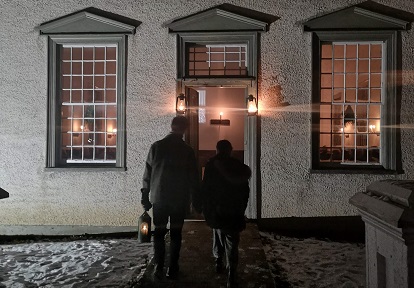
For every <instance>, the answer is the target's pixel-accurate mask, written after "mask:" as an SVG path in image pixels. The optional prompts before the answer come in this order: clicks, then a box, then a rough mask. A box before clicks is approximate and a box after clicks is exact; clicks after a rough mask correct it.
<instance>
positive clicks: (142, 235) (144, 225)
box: [138, 211, 151, 243]
mask: <svg viewBox="0 0 414 288" xmlns="http://www.w3.org/2000/svg"><path fill="white" fill-rule="evenodd" d="M138 242H139V243H144V242H151V217H150V216H149V215H148V213H147V211H145V212H144V213H143V214H142V215H141V216H140V217H139V218H138Z"/></svg>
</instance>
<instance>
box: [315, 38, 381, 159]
mask: <svg viewBox="0 0 414 288" xmlns="http://www.w3.org/2000/svg"><path fill="white" fill-rule="evenodd" d="M384 45H385V44H384V43H383V42H328V43H322V47H321V52H322V53H321V60H320V61H321V63H320V67H321V74H320V81H321V83H320V86H321V91H320V141H319V158H320V161H321V162H322V163H340V164H352V165H380V164H381V163H382V161H381V160H382V159H381V127H382V125H381V106H382V105H381V103H382V102H381V99H382V94H383V93H384V85H383V84H384V81H383V79H384V71H386V67H385V66H386V62H385V61H384V56H383V53H384V48H383V47H384Z"/></svg>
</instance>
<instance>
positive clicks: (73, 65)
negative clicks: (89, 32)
mask: <svg viewBox="0 0 414 288" xmlns="http://www.w3.org/2000/svg"><path fill="white" fill-rule="evenodd" d="M117 49H118V47H117V45H114V44H107V45H102V44H101V45H79V44H76V45H73V44H72V45H71V44H64V45H62V47H61V55H62V57H61V65H60V66H61V69H60V75H61V79H62V81H61V89H60V94H61V103H60V111H61V147H60V149H61V160H62V161H63V162H66V163H116V148H117V145H116V142H117V141H116V137H117V64H118V63H117Z"/></svg>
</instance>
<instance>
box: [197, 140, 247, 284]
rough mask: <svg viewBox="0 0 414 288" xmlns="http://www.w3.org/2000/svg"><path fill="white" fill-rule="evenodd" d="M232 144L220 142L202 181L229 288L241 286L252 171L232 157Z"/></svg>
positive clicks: (218, 264) (216, 249)
mask: <svg viewBox="0 0 414 288" xmlns="http://www.w3.org/2000/svg"><path fill="white" fill-rule="evenodd" d="M232 149H233V148H232V145H231V143H230V142H229V141H228V140H220V141H218V142H217V146H216V152H217V153H216V156H214V157H212V158H211V159H210V160H209V161H208V162H207V164H206V166H205V170H204V177H203V181H202V186H201V189H202V190H201V191H202V199H203V200H202V209H203V214H204V217H205V219H206V222H207V225H209V226H210V227H211V228H213V256H214V258H215V265H216V271H217V272H221V271H222V269H223V256H224V254H225V255H226V262H227V268H228V278H227V279H228V280H227V287H236V286H237V265H238V246H239V242H240V232H241V231H242V230H244V229H245V228H246V223H245V216H244V213H245V210H246V207H247V202H248V199H249V178H250V177H251V170H250V168H249V167H248V166H247V165H245V164H243V163H241V162H240V161H239V160H238V159H236V158H233V157H231V152H232Z"/></svg>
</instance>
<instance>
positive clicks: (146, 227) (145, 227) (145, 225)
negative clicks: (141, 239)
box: [141, 223, 148, 235]
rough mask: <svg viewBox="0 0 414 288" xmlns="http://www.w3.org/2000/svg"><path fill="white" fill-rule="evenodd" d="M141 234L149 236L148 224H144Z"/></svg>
mask: <svg viewBox="0 0 414 288" xmlns="http://www.w3.org/2000/svg"><path fill="white" fill-rule="evenodd" d="M141 232H142V234H144V235H147V234H148V224H147V223H142V228H141Z"/></svg>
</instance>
